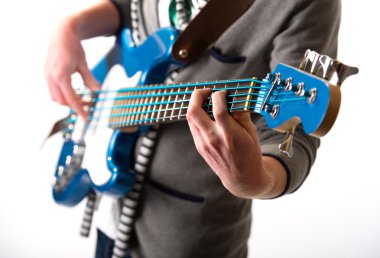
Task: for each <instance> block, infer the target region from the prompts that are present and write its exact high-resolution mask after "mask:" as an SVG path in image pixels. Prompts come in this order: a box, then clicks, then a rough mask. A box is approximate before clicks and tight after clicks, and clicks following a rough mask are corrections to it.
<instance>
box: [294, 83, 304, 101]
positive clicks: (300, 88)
mask: <svg viewBox="0 0 380 258" xmlns="http://www.w3.org/2000/svg"><path fill="white" fill-rule="evenodd" d="M295 94H296V95H297V96H298V97H302V96H303V95H305V84H304V83H303V82H300V83H298V84H297V90H296V92H295Z"/></svg>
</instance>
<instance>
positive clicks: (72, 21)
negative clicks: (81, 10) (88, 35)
mask: <svg viewBox="0 0 380 258" xmlns="http://www.w3.org/2000/svg"><path fill="white" fill-rule="evenodd" d="M82 23H83V22H82V18H81V16H80V15H71V16H68V17H66V18H65V19H64V20H63V21H62V22H61V24H60V26H59V30H60V31H64V32H65V33H70V34H72V35H75V36H76V37H77V38H78V39H80V40H81V39H84V37H83V24H82Z"/></svg>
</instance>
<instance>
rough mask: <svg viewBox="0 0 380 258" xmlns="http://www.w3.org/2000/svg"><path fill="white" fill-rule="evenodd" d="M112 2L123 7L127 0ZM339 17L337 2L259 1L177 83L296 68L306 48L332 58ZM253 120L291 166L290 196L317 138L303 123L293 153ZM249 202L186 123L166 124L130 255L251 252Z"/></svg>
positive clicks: (143, 7) (151, 12) (145, 22)
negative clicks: (214, 167) (226, 181)
mask: <svg viewBox="0 0 380 258" xmlns="http://www.w3.org/2000/svg"><path fill="white" fill-rule="evenodd" d="M115 2H117V3H118V4H119V5H120V7H121V9H122V10H123V1H122V0H117V1H115ZM140 3H141V4H140V10H139V16H140V21H141V24H140V34H141V35H142V38H144V37H146V35H148V34H150V33H152V32H154V31H155V30H156V29H157V28H158V18H157V1H156V0H143V1H140ZM127 9H128V8H127ZM127 9H126V10H127ZM126 15H127V14H126ZM339 22H340V1H339V0H257V1H256V2H255V3H254V4H253V6H252V7H251V8H250V9H249V10H248V11H247V12H246V13H244V15H243V16H241V17H240V18H239V19H238V20H237V21H236V22H235V23H234V24H233V25H232V26H231V27H229V28H228V29H227V31H225V33H224V34H223V35H222V36H221V37H220V38H219V39H218V40H217V41H216V42H215V43H214V44H213V46H212V48H210V50H209V51H208V52H206V53H205V54H204V55H203V56H202V57H201V58H200V59H199V60H197V61H196V62H193V63H191V64H189V65H188V66H186V68H184V69H183V70H182V71H181V72H180V74H179V76H178V77H177V78H176V81H177V82H189V81H204V80H207V81H210V80H221V79H233V78H247V77H252V76H256V77H258V78H263V77H265V75H266V73H268V72H270V71H273V70H274V68H275V67H276V65H277V64H278V63H285V64H289V65H293V66H296V67H297V66H298V65H299V62H300V61H301V59H302V57H303V54H304V52H305V50H306V49H312V50H315V51H317V52H319V53H323V54H327V55H329V56H331V57H335V56H336V54H337V37H338V30H339ZM252 119H253V122H254V123H255V126H256V127H257V129H258V133H259V136H260V141H261V145H262V152H263V155H268V156H272V157H274V158H276V159H278V160H279V161H280V162H281V163H282V164H283V165H284V167H285V168H286V171H287V174H288V182H287V186H286V190H285V192H284V193H283V194H289V193H293V192H294V191H296V190H297V189H298V188H299V187H300V186H301V185H302V183H303V182H304V180H305V179H306V177H307V175H308V174H309V171H310V169H311V167H312V165H313V163H314V161H315V158H316V152H317V149H318V147H319V140H318V139H316V138H313V137H310V136H308V135H306V134H305V133H303V132H302V129H300V128H298V129H297V130H296V133H295V139H294V145H293V147H294V156H293V157H292V158H288V157H287V156H286V155H283V154H282V153H281V152H280V151H279V149H278V145H279V143H281V142H282V140H283V137H284V135H283V134H281V133H278V132H275V131H274V130H271V129H269V128H268V127H267V126H266V125H265V121H264V120H263V118H261V117H260V116H258V115H253V117H252ZM242 150H244V146H242ZM254 165H255V164H252V166H254ZM251 202H252V201H251V200H247V199H239V198H236V197H235V196H233V195H232V194H230V193H229V192H228V191H227V190H226V189H225V188H224V187H223V185H222V184H221V182H220V180H219V178H218V177H217V176H216V175H215V174H214V173H213V172H212V171H211V170H210V168H209V167H208V165H207V164H206V163H205V161H204V160H203V159H202V157H201V156H200V155H199V154H198V152H197V151H196V149H195V146H194V143H193V139H192V137H191V134H190V131H189V129H188V126H187V124H186V123H184V122H182V123H173V124H167V125H163V126H161V127H160V132H159V138H158V140H157V147H156V150H155V154H154V157H153V160H152V163H151V169H150V172H149V179H147V181H146V184H145V186H144V188H143V195H142V199H141V203H140V212H139V214H138V218H137V220H136V224H135V235H134V236H135V242H134V248H133V252H132V256H133V257H147V258H169V257H170V258H185V257H189V258H195V257H197V258H198V257H207V258H210V257H218V258H221V257H225V258H227V257H231V258H237V257H246V256H247V240H248V238H249V236H250V227H251Z"/></svg>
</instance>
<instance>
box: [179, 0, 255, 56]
mask: <svg viewBox="0 0 380 258" xmlns="http://www.w3.org/2000/svg"><path fill="white" fill-rule="evenodd" d="M253 2H254V0H210V1H209V3H208V4H207V5H206V6H205V7H204V8H203V9H202V11H201V12H200V13H199V14H198V15H197V16H195V18H194V19H193V20H192V21H191V22H190V24H189V25H188V26H187V27H186V29H185V30H184V31H183V32H182V33H181V34H180V36H179V37H178V38H177V40H176V42H175V43H174V45H173V49H172V55H173V57H174V59H176V60H177V61H180V62H185V63H188V62H191V61H193V60H195V59H197V58H198V57H199V56H200V55H202V53H203V52H204V51H205V50H206V49H207V48H208V47H209V46H210V45H211V43H213V42H214V41H215V40H216V39H217V38H218V37H219V36H220V35H221V34H222V33H223V32H224V31H225V30H226V29H227V28H228V27H229V26H230V25H231V24H232V23H233V22H234V21H235V20H237V18H238V17H240V16H241V15H242V14H243V13H244V12H245V11H246V10H247V9H248V8H249V7H250V6H251V5H252V4H253Z"/></svg>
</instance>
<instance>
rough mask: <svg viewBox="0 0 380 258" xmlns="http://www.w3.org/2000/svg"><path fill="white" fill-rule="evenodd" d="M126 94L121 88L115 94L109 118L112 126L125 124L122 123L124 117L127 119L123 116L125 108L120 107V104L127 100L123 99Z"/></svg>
mask: <svg viewBox="0 0 380 258" xmlns="http://www.w3.org/2000/svg"><path fill="white" fill-rule="evenodd" d="M125 95H126V94H125V93H124V92H122V90H120V91H118V93H117V94H116V96H115V100H114V104H113V108H112V111H111V118H110V119H109V124H110V125H111V126H110V127H112V128H115V127H120V126H121V125H122V124H123V123H122V121H123V119H125V118H123V116H122V114H124V110H123V109H121V108H119V107H120V106H122V105H124V104H125V102H127V101H125V100H123V97H124V96H125Z"/></svg>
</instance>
